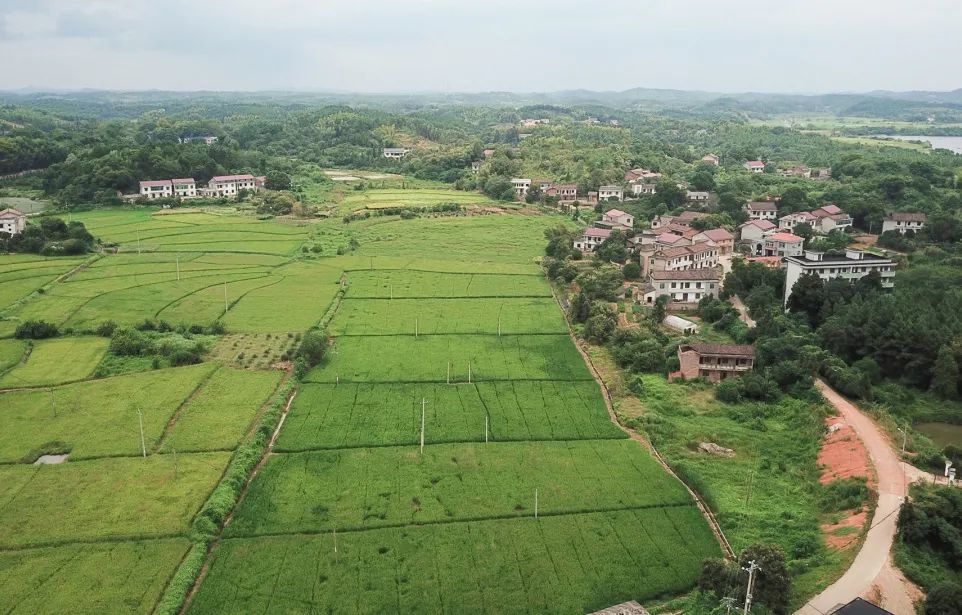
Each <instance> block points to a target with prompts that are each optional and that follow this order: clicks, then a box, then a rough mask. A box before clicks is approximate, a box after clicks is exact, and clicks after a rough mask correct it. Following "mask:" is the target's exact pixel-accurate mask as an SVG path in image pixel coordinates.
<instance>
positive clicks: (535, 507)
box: [534, 489, 538, 519]
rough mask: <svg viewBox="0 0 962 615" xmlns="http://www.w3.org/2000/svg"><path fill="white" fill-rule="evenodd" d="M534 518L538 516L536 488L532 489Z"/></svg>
mask: <svg viewBox="0 0 962 615" xmlns="http://www.w3.org/2000/svg"><path fill="white" fill-rule="evenodd" d="M534 518H535V519H537V518H538V490H537V489H535V490H534Z"/></svg>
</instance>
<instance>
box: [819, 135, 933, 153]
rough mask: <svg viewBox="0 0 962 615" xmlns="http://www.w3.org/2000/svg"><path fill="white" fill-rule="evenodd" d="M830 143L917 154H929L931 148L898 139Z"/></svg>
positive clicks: (840, 138)
mask: <svg viewBox="0 0 962 615" xmlns="http://www.w3.org/2000/svg"><path fill="white" fill-rule="evenodd" d="M832 141H838V142H839V143H847V144H849V145H863V146H867V147H875V148H878V147H898V148H901V149H909V150H914V151H917V152H931V151H932V147H931V146H929V145H926V144H924V143H912V142H910V141H901V140H899V139H873V138H872V137H832Z"/></svg>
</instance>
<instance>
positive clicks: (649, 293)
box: [635, 267, 724, 308]
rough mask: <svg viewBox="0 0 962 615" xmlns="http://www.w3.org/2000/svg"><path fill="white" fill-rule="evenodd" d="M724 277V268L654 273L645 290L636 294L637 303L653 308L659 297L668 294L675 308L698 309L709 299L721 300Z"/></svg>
mask: <svg viewBox="0 0 962 615" xmlns="http://www.w3.org/2000/svg"><path fill="white" fill-rule="evenodd" d="M723 275H724V273H723V272H722V269H721V267H708V268H703V269H688V270H684V271H651V272H649V273H648V276H647V279H648V282H647V283H646V284H645V286H644V288H641V289H639V291H638V292H637V293H636V294H635V301H636V302H638V303H643V304H645V305H652V304H653V303H654V302H655V301H656V300H657V299H658V297H660V296H662V295H668V298H669V302H670V303H669V304H670V305H672V306H673V307H681V308H685V307H687V308H690V307H694V306H695V305H697V304H698V302H699V301H701V300H702V299H703V298H705V297H708V296H711V297H718V292H719V289H720V288H721V281H722V276H723Z"/></svg>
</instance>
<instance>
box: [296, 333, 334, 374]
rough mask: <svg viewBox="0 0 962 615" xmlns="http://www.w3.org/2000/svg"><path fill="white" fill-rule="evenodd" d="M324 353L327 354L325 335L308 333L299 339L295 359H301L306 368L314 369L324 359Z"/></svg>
mask: <svg viewBox="0 0 962 615" xmlns="http://www.w3.org/2000/svg"><path fill="white" fill-rule="evenodd" d="M325 352H327V333H325V332H324V331H308V332H307V333H305V334H304V337H303V338H302V339H301V345H300V347H298V349H297V358H298V359H303V360H304V362H305V363H306V364H307V366H308V367H314V366H315V365H317V364H318V363H320V362H321V361H322V360H323V359H324V354H325Z"/></svg>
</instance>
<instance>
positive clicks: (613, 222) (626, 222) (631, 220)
mask: <svg viewBox="0 0 962 615" xmlns="http://www.w3.org/2000/svg"><path fill="white" fill-rule="evenodd" d="M601 222H602V225H603V226H606V227H609V228H617V229H625V230H627V229H630V228H632V227H633V226H634V225H635V217H634V216H632V215H631V214H629V213H625V212H623V211H621V210H620V209H609V210H608V211H606V212H605V213H603V214H602V215H601Z"/></svg>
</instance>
